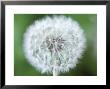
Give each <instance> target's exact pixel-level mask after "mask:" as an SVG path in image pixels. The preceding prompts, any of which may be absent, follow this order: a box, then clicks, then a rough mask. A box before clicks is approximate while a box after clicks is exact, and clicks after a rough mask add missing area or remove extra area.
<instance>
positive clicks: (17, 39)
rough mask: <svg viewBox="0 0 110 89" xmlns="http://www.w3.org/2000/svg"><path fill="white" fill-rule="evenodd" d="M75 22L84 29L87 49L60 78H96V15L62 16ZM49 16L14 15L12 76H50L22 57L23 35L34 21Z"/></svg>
mask: <svg viewBox="0 0 110 89" xmlns="http://www.w3.org/2000/svg"><path fill="white" fill-rule="evenodd" d="M64 15H65V16H69V17H71V18H72V19H74V20H76V21H77V22H78V23H79V24H80V25H81V27H82V28H83V29H84V32H85V35H86V39H87V43H86V45H87V47H86V49H85V52H84V53H83V56H82V58H81V59H80V61H79V63H78V64H77V66H76V67H75V68H74V69H71V70H70V71H69V72H67V73H61V74H60V76H96V75H97V15H96V14H64ZM45 16H51V15H49V14H15V15H14V75H15V76H51V74H41V73H40V72H39V71H37V70H36V69H35V68H34V67H32V66H31V65H30V64H29V63H28V62H27V59H26V58H25V56H24V52H23V47H22V45H23V35H24V33H25V31H26V29H27V28H28V27H29V25H31V24H32V23H33V22H34V21H35V20H38V19H42V18H43V17H45Z"/></svg>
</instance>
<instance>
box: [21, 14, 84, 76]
mask: <svg viewBox="0 0 110 89" xmlns="http://www.w3.org/2000/svg"><path fill="white" fill-rule="evenodd" d="M85 43H86V38H85V35H84V31H83V29H82V28H81V27H80V25H79V24H78V22H76V21H75V20H73V19H72V18H70V17H66V16H63V15H53V16H46V17H44V18H43V19H40V20H36V21H35V22H34V23H33V24H32V25H30V26H29V27H28V29H27V30H26V32H25V34H24V40H23V49H24V53H25V56H26V58H27V60H28V61H29V63H31V64H32V66H34V67H35V68H36V69H37V70H40V71H41V72H42V73H52V74H53V75H58V74H59V73H60V72H68V71H69V69H71V68H74V67H75V66H76V64H77V63H78V59H79V58H81V55H82V53H83V51H84V49H85V47H86V46H85Z"/></svg>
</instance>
